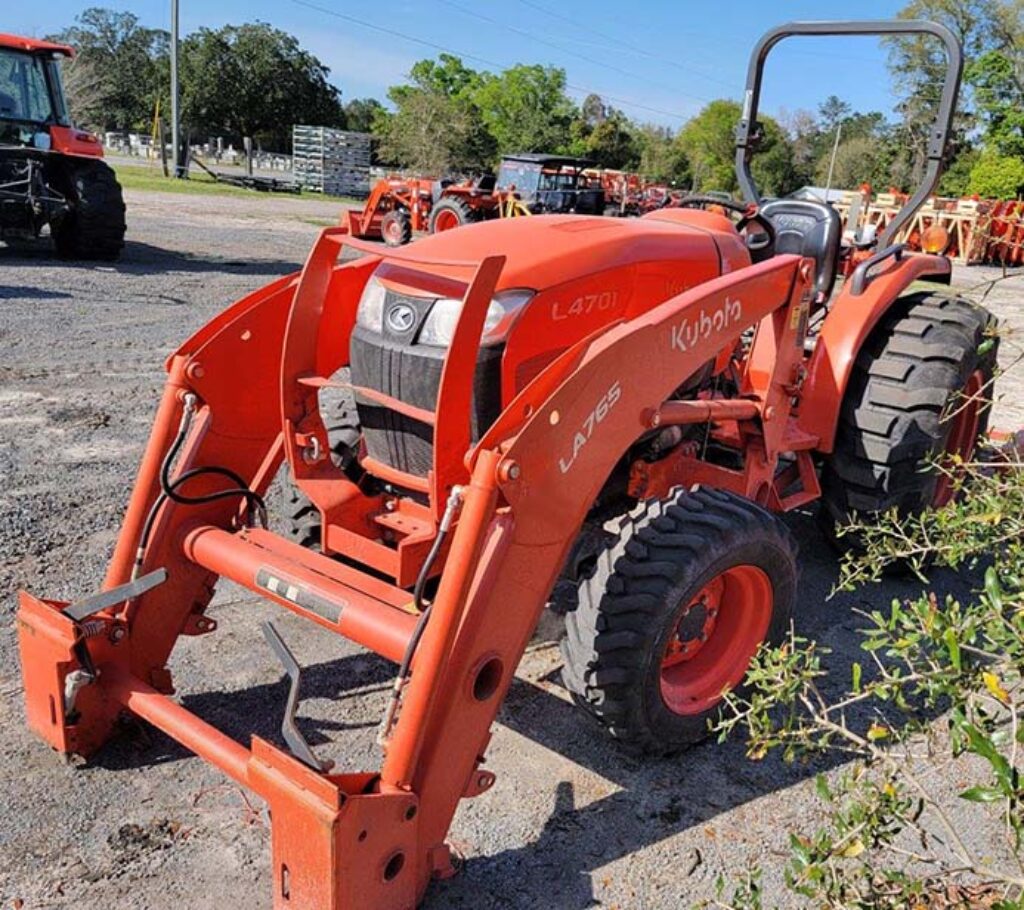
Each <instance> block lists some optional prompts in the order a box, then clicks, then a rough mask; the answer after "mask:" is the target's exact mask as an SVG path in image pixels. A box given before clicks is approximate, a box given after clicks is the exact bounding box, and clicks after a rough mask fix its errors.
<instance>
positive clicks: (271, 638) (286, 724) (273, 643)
mask: <svg viewBox="0 0 1024 910" xmlns="http://www.w3.org/2000/svg"><path fill="white" fill-rule="evenodd" d="M263 637H264V638H266V640H267V644H268V645H270V648H271V650H272V651H273V652H274V654H275V655H277V659H278V660H279V661H281V664H282V665H283V666H284V669H285V672H286V673H287V674H288V678H289V679H290V680H291V685H290V687H289V689H288V700H287V701H286V702H285V706H284V719H283V720H282V721H281V735H282V736H283V737H284V741H285V743H287V745H288V748H289V749H290V750H291V753H292V755H294V756H295V757H296V758H297V759H298V760H299V761H300V762H302V763H303V764H304V765H309V767H310V768H312V769H313V770H314V771H330V770H331V768H332V767H333V766H334V763H333V762H331V761H321V760H320V759H318V758H317V757H316V754H315V753H314V752H313V749H312V747H311V746H310V745H309V743H308V742H306V737H304V736H303V735H302V732H301V731H300V730H299V727H298V725H297V724H296V723H295V712H296V711H297V710H298V707H299V687H300V685H301V684H302V668H301V667H299V663H298V661H297V660H296V659H295V656H294V655H293V654H292V652H291V651H289V650H288V646H287V645H286V644H285V643H284V639H283V638H281V635H280V633H278V631H277V629H275V628H274V624H273V623H270V622H265V623H263Z"/></svg>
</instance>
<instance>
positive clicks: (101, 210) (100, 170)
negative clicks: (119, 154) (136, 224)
mask: <svg viewBox="0 0 1024 910" xmlns="http://www.w3.org/2000/svg"><path fill="white" fill-rule="evenodd" d="M64 177H65V180H64V183H65V187H64V191H65V192H66V194H67V196H68V198H69V200H70V202H71V210H70V211H69V212H68V213H67V214H65V215H64V216H63V217H62V218H61V219H60V220H59V221H57V222H55V223H54V224H53V225H52V226H51V228H50V233H51V234H52V236H53V243H54V246H55V247H56V248H57V253H58V254H59V255H60V256H61V257H63V258H65V259H96V260H102V261H107V262H112V261H114V260H115V259H117V258H118V257H119V256H120V255H121V250H122V249H123V248H124V234H125V230H126V225H125V205H124V196H123V195H122V192H121V184H119V183H118V182H117V177H116V176H115V175H114V171H113V169H112V168H111V167H110V166H109V165H108V164H106V163H105V162H103V161H95V160H89V159H75V158H68V159H66V160H65V162H64Z"/></svg>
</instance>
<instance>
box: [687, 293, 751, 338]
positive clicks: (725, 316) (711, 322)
mask: <svg viewBox="0 0 1024 910" xmlns="http://www.w3.org/2000/svg"><path fill="white" fill-rule="evenodd" d="M742 318H743V304H741V303H740V302H739V301H738V300H733V299H732V298H731V297H726V298H725V302H724V303H723V304H722V305H721V306H720V307H719V308H718V309H717V310H714V311H713V312H712V313H710V314H708V313H706V312H704V310H703V309H702V310H701V311H700V315H699V316H697V317H696V318H694V319H690V318H689V317H687V318H686V319H684V320H683V321H682V322H680V323H678V324H677V325H674V326H672V349H673V350H675V351H688V350H690V348H692V347H693V346H694V345H695V344H696V343H697V342H698V341H703V340H704V339H705V338H710V337H711V333H712V332H720V331H722V329H725V328H728V327H729V326H731V325H732V324H733V323H734V322H739V321H740V319H742Z"/></svg>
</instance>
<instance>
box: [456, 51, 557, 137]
mask: <svg viewBox="0 0 1024 910" xmlns="http://www.w3.org/2000/svg"><path fill="white" fill-rule="evenodd" d="M472 99H473V102H474V104H475V105H476V106H477V108H478V109H479V111H480V116H481V118H482V119H483V122H484V125H485V126H486V128H487V131H488V132H489V133H490V134H491V136H493V137H494V141H495V144H496V146H497V151H498V153H499V154H508V153H510V152H552V153H565V152H568V151H569V143H570V125H571V124H572V122H573V119H574V118H575V117H576V116H577V110H576V107H575V105H574V104H573V103H572V101H571V100H570V99H569V97H568V96H567V95H566V93H565V70H563V69H558V68H556V67H552V66H540V65H536V64H535V65H532V66H525V65H522V64H520V65H517V66H513V67H510V68H509V69H507V70H505V71H504V72H503V73H501V74H500V75H497V76H495V75H492V74H490V73H484V74H483V75H482V77H481V80H480V84H479V85H478V86H477V87H476V88H475V90H474V91H473V94H472Z"/></svg>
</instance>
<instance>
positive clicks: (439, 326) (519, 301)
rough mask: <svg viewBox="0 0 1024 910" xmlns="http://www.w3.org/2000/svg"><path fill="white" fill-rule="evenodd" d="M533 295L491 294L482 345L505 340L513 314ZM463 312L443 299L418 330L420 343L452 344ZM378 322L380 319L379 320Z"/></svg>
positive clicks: (520, 290) (525, 291) (459, 304)
mask: <svg viewBox="0 0 1024 910" xmlns="http://www.w3.org/2000/svg"><path fill="white" fill-rule="evenodd" d="M533 295H534V292H533V291H531V290H529V289H528V288H517V289H516V290H512V291H500V292H499V293H497V294H495V295H494V299H493V300H491V303H490V305H489V306H488V307H487V315H486V316H485V317H484V330H483V334H482V335H481V337H480V343H481V344H482V345H485V346H486V345H489V344H498V343H499V342H501V341H504V340H505V337H506V336H507V335H508V331H509V329H510V328H511V327H512V322H513V320H514V319H515V316H516V314H517V313H518V312H519V310H521V309H522V308H523V307H524V306H526V304H528V303H529V302H530V301H531V300H532V299H533ZM461 313H462V301H461V300H457V299H454V298H451V297H442V298H441V299H440V300H438V301H436V302H435V303H434V305H433V306H432V307H431V308H430V314H429V315H428V316H427V321H426V322H424V323H423V328H422V329H420V337H419V343H420V344H429V345H433V346H435V347H447V346H448V345H450V344H451V343H452V337H453V336H454V335H455V326H456V324H457V323H458V321H459V315H460V314H461ZM378 321H379V317H378Z"/></svg>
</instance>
